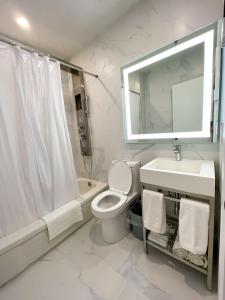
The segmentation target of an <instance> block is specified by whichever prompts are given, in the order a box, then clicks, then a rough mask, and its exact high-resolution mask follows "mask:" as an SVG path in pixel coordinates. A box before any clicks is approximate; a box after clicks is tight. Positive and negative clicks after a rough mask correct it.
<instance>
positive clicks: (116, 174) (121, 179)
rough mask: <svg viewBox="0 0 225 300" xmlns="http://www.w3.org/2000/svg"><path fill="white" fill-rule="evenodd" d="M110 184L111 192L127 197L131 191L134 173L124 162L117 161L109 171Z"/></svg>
mask: <svg viewBox="0 0 225 300" xmlns="http://www.w3.org/2000/svg"><path fill="white" fill-rule="evenodd" d="M108 183H109V187H110V190H112V191H116V192H119V193H122V194H124V195H127V194H128V193H129V191H130V189H131V184H132V172H131V169H130V167H129V166H128V165H127V164H126V162H124V161H116V162H115V163H113V165H112V167H111V169H110V170H109V175H108Z"/></svg>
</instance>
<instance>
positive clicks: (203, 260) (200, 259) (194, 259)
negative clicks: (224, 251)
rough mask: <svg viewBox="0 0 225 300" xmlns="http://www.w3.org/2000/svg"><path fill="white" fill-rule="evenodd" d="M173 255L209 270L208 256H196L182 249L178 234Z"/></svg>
mask: <svg viewBox="0 0 225 300" xmlns="http://www.w3.org/2000/svg"><path fill="white" fill-rule="evenodd" d="M172 252H173V254H175V255H176V256H178V257H180V258H183V259H186V260H189V261H190V262H191V263H192V264H194V265H196V266H198V267H201V268H204V269H207V267H208V260H207V257H206V255H200V254H194V253H191V252H190V251H188V250H186V249H184V248H182V247H181V245H180V241H179V237H178V234H177V237H176V240H175V243H174V245H173V249H172Z"/></svg>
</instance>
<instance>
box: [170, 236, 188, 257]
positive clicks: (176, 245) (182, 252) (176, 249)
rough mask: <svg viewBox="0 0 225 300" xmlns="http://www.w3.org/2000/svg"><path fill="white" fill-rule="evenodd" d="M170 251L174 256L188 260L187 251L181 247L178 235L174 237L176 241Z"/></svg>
mask: <svg viewBox="0 0 225 300" xmlns="http://www.w3.org/2000/svg"><path fill="white" fill-rule="evenodd" d="M172 251H173V254H175V255H176V256H178V257H180V258H183V259H188V251H187V250H186V249H184V248H182V247H181V245H180V242H179V235H178V234H177V236H176V240H175V242H174V245H173V250H172Z"/></svg>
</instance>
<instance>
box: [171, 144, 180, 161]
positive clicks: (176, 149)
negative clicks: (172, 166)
mask: <svg viewBox="0 0 225 300" xmlns="http://www.w3.org/2000/svg"><path fill="white" fill-rule="evenodd" d="M173 152H174V153H175V155H176V161H180V160H181V145H174V146H173Z"/></svg>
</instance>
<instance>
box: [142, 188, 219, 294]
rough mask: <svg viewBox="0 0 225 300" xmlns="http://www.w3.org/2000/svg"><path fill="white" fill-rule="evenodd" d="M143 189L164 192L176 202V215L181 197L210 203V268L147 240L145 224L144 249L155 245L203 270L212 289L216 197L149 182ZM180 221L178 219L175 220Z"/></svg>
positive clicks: (190, 265)
mask: <svg viewBox="0 0 225 300" xmlns="http://www.w3.org/2000/svg"><path fill="white" fill-rule="evenodd" d="M142 189H150V190H153V191H157V192H160V193H163V194H164V199H165V200H168V201H172V202H175V208H176V213H175V215H178V213H179V203H180V199H181V198H187V199H190V200H196V201H201V202H205V203H208V204H209V207H210V213H209V238H208V252H207V261H208V268H207V269H204V268H201V267H199V266H197V265H194V264H193V263H191V262H190V261H188V260H185V259H183V258H180V257H178V256H176V255H175V254H174V253H173V252H172V251H171V250H170V249H168V248H163V247H162V246H160V245H157V244H156V243H154V242H152V241H149V240H147V233H148V230H147V229H146V228H145V227H144V225H143V237H144V241H143V242H144V250H145V252H146V253H148V249H149V248H150V247H153V248H155V249H157V250H159V251H161V252H163V253H165V254H167V255H169V256H170V257H172V258H174V259H176V260H178V261H180V262H182V263H184V264H185V265H188V266H189V267H192V268H193V269H195V270H197V271H199V272H201V273H202V274H205V275H206V276H207V288H208V290H210V291H211V290H212V275H213V247H214V215H215V198H214V197H203V196H200V195H196V194H191V193H186V194H184V193H183V192H182V191H175V190H173V191H170V190H167V189H166V188H162V187H160V186H155V185H154V186H153V185H149V184H146V183H145V184H142ZM175 221H178V220H175Z"/></svg>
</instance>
